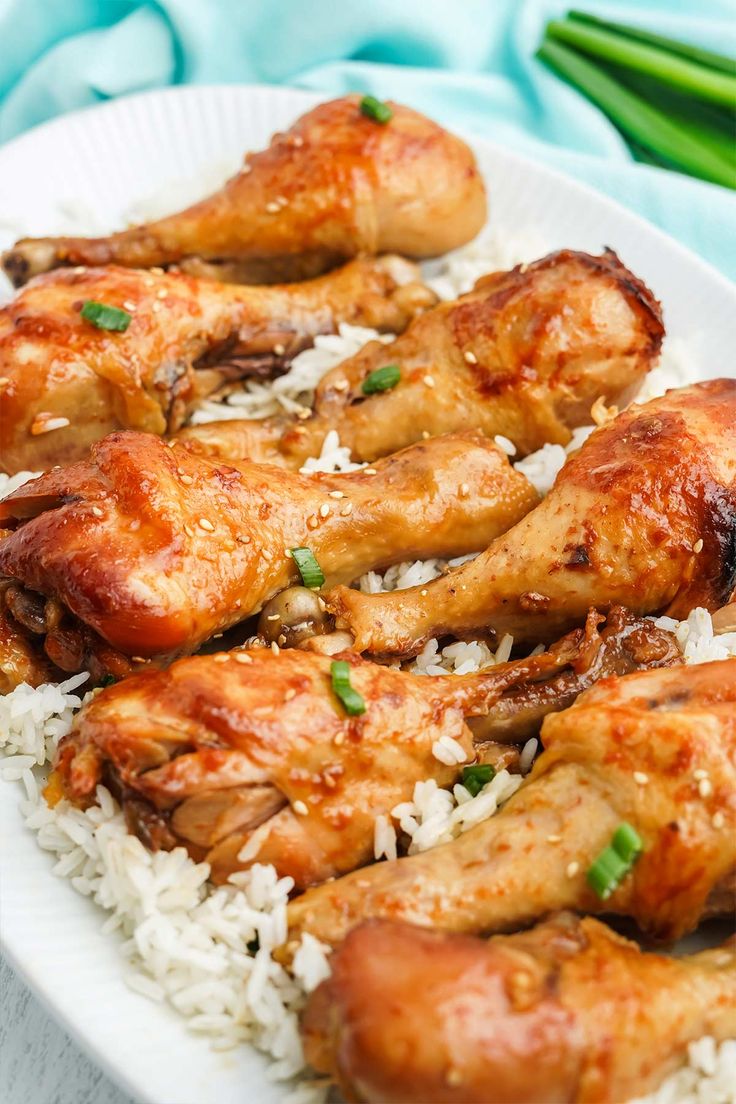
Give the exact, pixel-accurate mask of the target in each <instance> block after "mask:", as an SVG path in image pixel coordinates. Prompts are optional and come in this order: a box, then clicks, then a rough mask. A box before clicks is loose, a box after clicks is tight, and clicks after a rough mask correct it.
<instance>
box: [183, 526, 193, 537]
mask: <svg viewBox="0 0 736 1104" xmlns="http://www.w3.org/2000/svg"><path fill="white" fill-rule="evenodd" d="M184 533H185V535H186V536H187V537H193V536H194V530H193V529H192V528H191V527H190V526H189V525H185V526H184Z"/></svg>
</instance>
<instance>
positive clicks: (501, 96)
mask: <svg viewBox="0 0 736 1104" xmlns="http://www.w3.org/2000/svg"><path fill="white" fill-rule="evenodd" d="M578 3H579V6H581V7H583V8H585V9H586V10H588V11H593V12H595V13H596V14H598V15H603V16H606V17H608V18H612V19H618V20H622V21H624V22H630V23H638V24H640V25H641V26H643V27H647V28H648V29H652V30H656V31H658V32H660V33H664V34H669V35H673V36H675V37H679V38H682V39H684V40H687V41H690V42H692V43H696V44H698V45H702V46H705V47H709V48H711V49H716V50H719V51H721V52H736V0H697V3H694V2H693V0H618V3H601V2H600V0H578ZM565 10H566V6H565V5H564V3H559V2H554V0H155V2H154V0H0V141H5V140H7V139H8V138H12V137H13V136H14V135H16V134H20V133H21V132H22V131H23V130H25V129H27V128H28V127H31V126H34V125H35V124H36V123H40V122H42V121H43V120H45V119H50V118H52V117H53V116H54V115H58V114H60V113H61V112H64V111H70V110H72V109H74V108H79V107H84V106H86V105H88V104H94V103H100V102H101V101H104V100H106V99H110V98H112V97H115V96H121V95H125V94H126V93H129V92H138V91H141V90H142V89H146V88H159V87H161V86H163V85H168V84H181V83H209V84H213V83H222V82H245V83H248V82H265V83H270V84H290V85H295V86H297V87H301V88H310V89H316V90H319V91H324V92H326V93H328V94H341V93H343V92H345V91H348V90H365V91H369V92H373V93H375V94H376V95H377V96H381V97H389V96H391V97H393V98H395V99H398V100H402V101H404V102H405V103H408V104H410V105H412V106H413V107H416V108H418V109H420V110H422V111H425V112H427V113H428V114H430V115H432V116H433V117H435V118H437V119H438V120H440V121H441V122H443V123H445V124H447V125H448V126H454V127H457V128H460V129H462V130H464V131H466V132H468V133H471V134H472V133H475V134H478V135H481V136H486V137H488V138H491V139H493V140H495V141H497V142H501V143H504V144H506V145H508V146H510V147H513V148H514V149H516V150H519V151H521V152H523V153H526V154H528V155H530V156H531V157H534V158H537V159H539V160H541V161H544V162H546V163H548V164H550V165H553V166H556V167H557V168H560V169H562V170H563V171H565V172H568V173H570V174H572V175H573V176H575V177H576V178H578V179H580V180H584V181H586V182H588V183H590V184H592V185H593V186H594V187H596V188H599V189H600V190H601V191H603V192H607V193H608V194H609V195H612V196H614V197H615V198H616V199H618V200H620V201H621V202H622V203H624V204H626V205H627V206H628V207H630V208H632V209H634V210H636V211H638V212H639V213H640V214H642V215H644V216H645V217H646V218H649V219H650V220H651V221H652V222H654V223H656V224H657V225H658V226H660V227H662V229H664V230H666V231H667V232H669V233H670V234H672V235H673V236H674V237H676V238H679V239H680V241H682V242H684V243H685V244H686V245H689V246H690V247H691V248H692V249H694V250H695V251H696V252H698V253H699V254H700V255H701V256H703V257H705V258H706V259H707V260H709V261H711V262H712V263H713V264H714V265H716V266H717V267H718V268H720V269H721V270H722V271H723V272H724V273H726V274H727V275H729V276H730V277H731V278H732V279H736V199H735V198H734V194H733V193H731V192H728V191H727V190H726V189H723V188H719V187H717V186H715V185H710V184H705V183H701V182H699V181H695V180H691V179H690V178H688V177H685V176H682V175H680V174H678V173H671V172H665V171H663V170H661V169H656V168H651V167H649V166H643V165H639V164H636V163H635V162H634V161H633V160H632V157H631V154H630V153H629V151H628V149H627V147H626V145H625V143H624V142H623V140H622V138H621V136H620V135H619V134H618V132H617V131H616V129H615V128H614V127H613V126H611V124H610V123H609V122H608V121H607V119H606V118H605V116H604V115H602V114H601V113H600V112H599V111H598V110H597V109H596V108H595V107H593V106H592V105H591V104H589V103H588V102H587V101H586V100H585V99H583V97H582V96H580V95H579V94H578V93H577V92H575V91H574V90H573V89H571V88H569V87H568V86H567V85H565V84H564V83H563V82H561V81H560V80H558V79H557V78H556V77H555V76H554V75H552V74H551V73H549V72H548V71H547V70H546V69H545V68H544V67H543V66H542V65H541V64H540V63H539V62H538V61H536V60H535V59H534V50H535V48H536V46H537V44H538V42H539V40H540V37H541V34H542V29H543V26H544V24H545V22H546V20H547V19H549V18H552V17H555V16H559V15H560V14H562V13H563V12H564V11H565Z"/></svg>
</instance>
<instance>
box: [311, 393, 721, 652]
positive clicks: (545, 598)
mask: <svg viewBox="0 0 736 1104" xmlns="http://www.w3.org/2000/svg"><path fill="white" fill-rule="evenodd" d="M735 540H736V380H733V379H721V380H710V381H708V382H706V383H699V384H696V385H695V386H693V387H685V388H682V389H680V390H677V391H669V392H668V393H667V394H666V395H665V396H664V397H663V398H660V399H654V400H653V401H652V402H649V403H646V404H645V405H644V406H632V407H630V408H629V409H628V410H626V411H625V412H624V413H622V414H620V415H619V416H618V417H617V418H615V419H614V420H613V421H612V422H610V423H609V424H608V425H606V426H603V427H602V428H600V429H598V430H597V431H596V432H595V433H593V434H592V436H591V437H589V438H588V440H587V441H586V442H585V444H584V445H583V446H582V448H581V449H580V450H579V451H578V452H577V453H575V454H574V455H573V456H571V457H570V459H569V460H568V461H567V463H566V464H565V465H564V467H563V468H562V471H561V472H560V474H559V475H558V477H557V480H556V482H555V484H554V487H553V488H552V490H551V492H550V494H549V495H548V497H547V498H546V499H545V500H544V502H542V503H541V504H540V505H539V506H538V507H537V508H536V509H535V510H533V511H532V512H531V513H530V514H528V515H526V516H525V517H524V519H523V520H522V521H521V522H519V524H518V525H516V526H514V528H513V529H510V530H509V531H508V532H506V533H505V534H504V535H503V536H501V537H499V538H497V539H496V540H495V541H494V542H493V544H491V546H490V547H489V548H487V549H486V551H485V552H484V553H483V554H482V555H481V556H478V557H477V559H475V560H473V561H472V562H470V563H466V564H463V565H462V566H461V567H459V568H457V570H455V571H451V572H448V574H446V575H444V576H443V577H441V578H439V579H436V580H434V581H433V582H431V583H429V584H427V585H426V586H422V587H413V588H411V589H409V590H402V591H395V592H392V593H388V594H376V595H367V594H361V593H359V592H358V591H351V590H347V589H345V588H342V587H341V588H339V589H337V590H336V591H335V592H334V593H333V594H331V595H329V596H328V605H329V607H330V609H331V610H332V611H333V612H334V613H335V614H336V617H337V624H338V627H340V628H343V629H347V630H348V631H350V632H351V633H352V634H353V636H354V637H355V648H356V650H357V651H369V652H373V653H378V654H387V655H396V654H411V653H414V652H416V651H418V650H419V649H420V648H421V646H422V644H423V642H424V641H425V640H427V639H428V638H429V637H433V636H441V635H442V634H443V633H453V634H455V635H461V634H462V633H465V632H471V631H473V630H474V629H475V630H477V629H480V628H486V627H491V628H493V629H495V630H496V632H498V633H506V632H509V633H511V634H512V635H513V636H514V638H515V639H516V640H517V641H518V640H533V641H535V642H536V641H538V640H550V639H554V637H555V636H559V634H560V633H561V632H563V631H564V630H565V629H567V628H569V627H570V625H571V624H574V622H575V621H577V620H580V618H581V617H583V616H584V614H585V610H586V609H588V607H589V606H596V607H597V608H598V609H606V608H609V607H610V606H611V605H612V604H616V605H619V604H620V605H624V606H627V607H629V608H630V609H632V610H633V611H635V612H636V613H656V612H658V611H660V610H664V609H667V611H668V613H671V615H672V616H673V617H678V616H687V614H688V613H689V612H690V610H691V609H693V608H694V607H695V606H699V605H700V606H705V607H706V608H707V609H710V610H715V609H717V608H718V607H720V606H722V605H723V604H724V603H725V602H727V601H728V599H729V597H730V595H731V592H732V591H733V589H734V585H735V584H736V563H735V562H734V541H735Z"/></svg>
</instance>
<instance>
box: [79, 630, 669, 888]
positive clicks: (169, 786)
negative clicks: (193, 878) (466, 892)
mask: <svg viewBox="0 0 736 1104" xmlns="http://www.w3.org/2000/svg"><path fill="white" fill-rule="evenodd" d="M598 620H599V618H598V617H597V615H596V614H595V612H592V613H591V616H590V617H589V625H588V626H587V627H586V631H582V630H576V631H575V632H573V633H570V634H569V636H568V637H566V638H564V639H563V640H562V641H560V642H559V643H558V644H557V645H555V646H554V648H553V649H551V650H550V651H549V652H546V653H543V654H541V655H537V656H533V657H531V658H530V659H523V660H517V661H515V662H513V663H505V664H498V665H496V666H494V667H490V668H488V669H487V670H485V671H483V672H481V673H479V674H477V675H464V676H458V675H446V676H442V677H439V678H436V677H435V678H433V677H426V678H417V677H416V676H415V675H413V674H409V673H407V672H403V671H400V670H395V669H393V668H390V667H379V666H377V665H376V664H373V663H368V662H367V661H365V660H361V659H359V658H358V657H357V656H349V655H347V654H346V655H344V656H343V657H342V658H343V659H344V660H346V661H347V662H349V664H350V682H351V685H352V687H353V689H355V690H357V692H358V693H359V694H360V695H361V696H362V698H363V702H364V705H365V712H364V713H362V714H358V715H354V716H351V715H349V714H348V713H346V711H345V709H344V707H343V705H342V704H341V703H340V701H339V700H338V698H337V697H336V696H335V693H334V691H333V689H332V685H331V678H330V676H331V662H330V660H329V659H327V658H325V657H324V656H322V655H315V654H314V653H309V652H304V651H300V650H298V649H289V650H286V651H282V652H280V654H279V655H273V654H272V653H271V652H270V650H266V649H263V648H261V649H254V650H252V651H250V652H239V651H236V652H233V653H228V652H223V653H220V654H219V655H215V656H197V657H195V658H193V659H183V660H180V661H179V662H178V663H175V664H174V665H173V666H172V667H170V668H169V669H168V670H166V671H147V672H143V673H141V674H139V675H134V676H133V677H132V678H129V679H126V680H125V681H124V682H122V683H120V684H119V685H118V686H114V687H111V688H110V689H108V690H105V691H104V692H103V693H101V694H99V695H98V696H97V697H96V698H95V699H94V700H93V701H92V702H90V704H89V705H88V706H87V707H86V708H85V709H84V710H83V711H82V713H81V714H80V716H79V718H78V720H77V724H76V726H75V729H74V731H73V732H72V734H71V735H70V736H69V737H68V738H67V739H66V740H65V741H64V743H63V745H62V747H61V750H60V754H59V762H58V777H59V779H60V780H61V781H62V783H63V789H64V791H65V792H66V794H67V795H68V796H69V797H70V798H71V799H72V800H73V801H76V802H82V803H85V802H88V801H89V800H91V799H92V797H93V796H94V792H95V787H96V785H97V783H98V782H99V781H100V779H101V778H103V777H104V778H105V779H106V781H107V783H108V784H109V785H112V786H113V787H114V788H115V790H116V791H117V792H118V794H119V796H120V798H121V801H122V804H123V808H124V809H125V812H126V816H127V819H128V822H129V824H130V825H131V826H132V827H133V828H134V830H135V831H136V832H137V834H138V835H139V836H140V837H141V838H142V839H143V840H144V842H146V843H148V844H149V846H151V845H152V846H166V847H172V846H175V845H176V844H181V843H185V844H186V845H187V846H188V847H189V848H190V849H191V850H192V851H193V853H194V854H195V855H196V856H197V857H198V858H201V857H204V858H206V860H207V862H209V863H210V864H211V867H212V874H213V878H214V879H215V881H224V880H225V879H226V878H227V877H228V875H229V874H231V873H232V872H233V871H234V870H238V869H243V867H245V866H247V865H250V864H251V863H253V862H271V863H273V864H274V865H275V866H276V868H277V869H278V871H279V873H280V874H282V875H290V876H291V877H292V878H294V881H295V883H296V885H297V887H300V888H304V887H305V886H306V885H309V884H311V883H314V882H318V881H324V879H325V878H328V877H332V876H334V875H335V874H340V873H344V872H345V871H347V870H353V869H354V868H355V867H356V866H362V865H363V864H365V863H366V862H368V860H369V859H370V858H371V857H372V853H373V839H374V823H375V818H376V816H377V815H378V814H387V813H389V812H390V810H391V809H392V808H393V807H394V806H395V805H396V804H398V803H399V802H401V801H407V800H409V799H410V798H411V794H412V790H413V787H414V783H415V782H418V781H422V780H424V779H427V778H435V779H436V780H437V782H438V784H439V785H446V784H449V783H451V782H452V781H454V779H455V778H456V776H457V774H458V772H459V771H460V769H461V768H460V765H459V764H457V763H455V765H454V766H453V765H449V766H448V765H447V763H445V762H444V761H441V760H440V759H438V758H437V757H436V755H435V754H434V750H435V747H436V745H437V742H438V741H439V742H440V743H441V742H442V740H443V738H444V740H445V741H447V739H448V738H449V739H450V740H453V741H455V742H456V750H457V751H458V752H460V753H464V757H465V758H464V761H465V762H469V761H471V760H472V759H473V758H474V752H473V743H472V737H471V734H470V731H469V729H468V727H467V726H466V724H465V723H464V720H463V718H464V717H465V716H469V715H475V716H478V715H484V714H487V713H488V712H489V710H492V707H493V706H495V704H496V703H497V702H498V701H499V699H501V696H502V695H503V693H504V691H506V690H507V689H508V688H509V687H511V686H517V687H518V689H519V691H520V692H521V693H523V691H524V690H525V689H528V690H529V691H530V692H531V693H532V694H534V693H535V691H536V690H537V688H538V687H539V686H540V685H545V684H547V685H549V684H552V686H553V685H554V681H555V677H554V676H555V673H556V672H557V671H560V670H563V669H565V668H569V667H573V668H586V669H589V670H590V671H591V677H594V675H595V672H596V670H599V669H600V663H599V661H598V660H599V654H600V653H605V652H606V651H607V650H608V649H609V640H604V639H602V638H601V637H600V636H598V635H597V633H596V624H597V622H598ZM623 621H626V626H625V629H624V626H623ZM637 631H638V632H639V639H637ZM619 636H620V637H621V648H625V647H626V646H628V648H629V649H630V651H629V654H628V664H631V663H636V662H642V663H647V664H649V663H667V662H671V661H672V656H673V652H675V651H677V649H676V646H673V643H672V640H671V638H670V637H669V634H667V633H662V632H660V631H659V630H658V629H655V628H654V626H650V627H649V629H648V632H647V633H646V639H644V626H643V625H641V624H639V625H637V624H636V622H634V621H632V620H631V619H625V618H620V619H619ZM450 747H452V744H450ZM246 845H247V847H246ZM244 847H246V851H245V852H243V848H244ZM241 852H242V853H243V857H239V856H240V855H241Z"/></svg>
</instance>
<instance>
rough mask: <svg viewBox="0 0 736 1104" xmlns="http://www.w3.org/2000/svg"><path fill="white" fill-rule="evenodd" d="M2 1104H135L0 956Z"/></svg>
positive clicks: (0, 1074)
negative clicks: (71, 1037)
mask: <svg viewBox="0 0 736 1104" xmlns="http://www.w3.org/2000/svg"><path fill="white" fill-rule="evenodd" d="M0 995H1V1003H2V1014H0V1100H2V1101H3V1104H136V1101H134V1100H133V1099H132V1097H129V1096H126V1094H125V1093H123V1092H121V1091H120V1090H119V1089H118V1088H117V1087H116V1086H115V1085H114V1084H113V1083H112V1081H110V1079H109V1078H108V1077H106V1076H105V1074H104V1073H102V1071H101V1070H99V1069H98V1068H97V1067H96V1066H95V1065H94V1064H93V1063H92V1062H90V1060H89V1058H87V1056H86V1055H85V1054H84V1053H83V1052H82V1051H81V1050H80V1049H79V1047H78V1046H77V1044H76V1043H75V1042H74V1041H73V1040H72V1039H70V1038H69V1036H68V1035H67V1034H66V1032H65V1031H64V1030H63V1029H62V1028H61V1027H59V1025H58V1024H57V1023H56V1021H55V1020H54V1019H52V1018H51V1016H49V1014H48V1012H47V1011H46V1009H45V1008H44V1007H43V1005H41V1004H40V1003H39V1001H38V1000H36V998H35V996H34V995H33V993H31V991H30V990H29V989H28V988H27V986H26V985H25V984H24V983H23V981H22V979H21V978H20V977H18V975H17V974H15V973H14V972H13V970H11V968H10V967H9V966H8V964H7V963H6V962H5V961H4V960H3V959H2V958H0Z"/></svg>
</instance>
